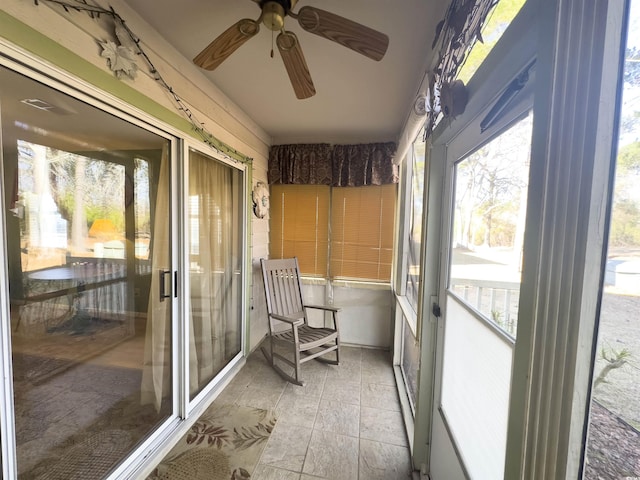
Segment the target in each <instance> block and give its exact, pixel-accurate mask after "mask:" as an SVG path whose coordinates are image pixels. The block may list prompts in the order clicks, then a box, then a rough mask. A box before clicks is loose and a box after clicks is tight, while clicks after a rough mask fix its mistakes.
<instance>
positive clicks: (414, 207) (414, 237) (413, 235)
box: [405, 130, 425, 313]
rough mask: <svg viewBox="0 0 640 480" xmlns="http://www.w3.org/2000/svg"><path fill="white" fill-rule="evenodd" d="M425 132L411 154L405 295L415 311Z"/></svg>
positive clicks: (418, 279)
mask: <svg viewBox="0 0 640 480" xmlns="http://www.w3.org/2000/svg"><path fill="white" fill-rule="evenodd" d="M423 138H424V130H421V131H420V133H419V134H418V137H417V139H416V141H415V142H414V143H413V148H412V150H411V152H410V158H407V161H409V160H411V187H410V188H411V191H410V194H409V195H410V199H409V204H408V205H409V208H410V209H411V215H410V216H409V222H410V227H409V228H410V230H409V239H408V248H407V257H406V258H407V260H406V261H407V264H406V272H407V273H406V292H405V295H406V297H407V300H408V301H409V304H410V305H411V306H412V307H413V309H414V311H415V312H416V313H417V311H418V292H419V287H420V284H419V282H420V250H421V248H422V212H423V210H424V209H423V205H422V202H423V195H424V172H425V142H424V140H422V139H423Z"/></svg>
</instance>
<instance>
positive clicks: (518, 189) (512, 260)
mask: <svg viewBox="0 0 640 480" xmlns="http://www.w3.org/2000/svg"><path fill="white" fill-rule="evenodd" d="M531 125H532V116H531V115H529V116H527V117H526V118H524V119H522V120H520V121H519V122H518V123H517V124H516V125H514V126H513V127H511V128H510V129H509V130H507V131H506V132H504V133H502V134H501V135H500V136H499V137H497V138H495V139H493V140H492V141H491V142H489V143H488V144H486V145H484V146H483V147H481V148H480V149H479V150H476V151H475V152H474V153H472V154H471V155H469V156H468V157H466V158H464V159H463V160H461V161H460V162H459V163H458V164H457V165H456V177H455V179H456V180H455V182H456V183H455V204H454V209H455V210H454V220H453V229H452V235H451V248H452V258H451V272H450V278H449V287H450V289H451V290H452V291H453V292H454V293H456V294H457V295H458V296H459V297H460V298H462V299H463V300H464V301H465V302H466V303H467V304H469V305H470V306H472V307H473V308H475V309H476V310H478V311H479V312H481V313H482V314H484V316H485V317H486V318H487V319H489V320H491V321H492V322H493V323H494V324H495V325H497V326H498V327H500V328H501V329H502V330H504V331H505V332H506V333H508V334H509V335H511V336H512V337H514V338H515V336H516V328H517V316H518V300H519V296H520V270H521V263H522V258H521V257H522V245H523V240H524V225H525V212H526V202H527V195H526V194H527V184H528V177H529V154H530V143H531Z"/></svg>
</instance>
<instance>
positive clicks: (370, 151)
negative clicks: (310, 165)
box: [332, 142, 398, 187]
mask: <svg viewBox="0 0 640 480" xmlns="http://www.w3.org/2000/svg"><path fill="white" fill-rule="evenodd" d="M395 152H396V145H395V143H393V142H389V143H366V144H359V145H335V146H334V147H333V155H332V163H333V186H334V187H362V186H364V185H388V184H391V183H398V166H397V165H395V164H394V163H393V155H394V154H395Z"/></svg>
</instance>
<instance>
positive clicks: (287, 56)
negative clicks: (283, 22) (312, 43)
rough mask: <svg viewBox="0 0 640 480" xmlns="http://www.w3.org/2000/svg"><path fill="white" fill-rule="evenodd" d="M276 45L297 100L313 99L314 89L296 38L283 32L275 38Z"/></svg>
mask: <svg viewBox="0 0 640 480" xmlns="http://www.w3.org/2000/svg"><path fill="white" fill-rule="evenodd" d="M276 45H278V50H280V56H281V57H282V61H283V62H284V66H285V68H286V69H287V73H288V74H289V80H291V85H293V90H294V92H295V93H296V97H297V98H299V99H304V98H309V97H313V96H314V95H315V94H316V88H315V87H314V86H313V80H311V74H310V73H309V67H307V62H306V61H305V59H304V55H303V54H302V49H301V48H300V42H298V37H296V35H295V34H294V33H292V32H288V31H283V32H282V33H280V34H279V35H278V37H277V38H276Z"/></svg>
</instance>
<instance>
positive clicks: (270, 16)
mask: <svg viewBox="0 0 640 480" xmlns="http://www.w3.org/2000/svg"><path fill="white" fill-rule="evenodd" d="M297 2H298V0H263V1H262V2H260V8H262V16H261V18H262V23H263V24H264V26H265V27H267V28H268V29H269V30H273V31H276V32H278V31H280V30H282V29H283V28H284V17H285V16H286V15H287V14H288V13H289V12H290V11H291V9H292V8H293V7H295V5H296V3H297Z"/></svg>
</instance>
